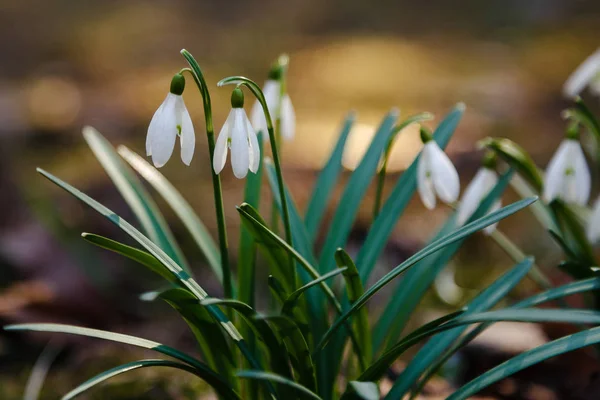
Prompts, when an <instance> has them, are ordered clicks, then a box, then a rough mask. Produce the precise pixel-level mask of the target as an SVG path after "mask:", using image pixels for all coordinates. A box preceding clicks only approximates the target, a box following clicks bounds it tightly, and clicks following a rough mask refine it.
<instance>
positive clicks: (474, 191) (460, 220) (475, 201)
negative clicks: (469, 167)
mask: <svg viewBox="0 0 600 400" xmlns="http://www.w3.org/2000/svg"><path fill="white" fill-rule="evenodd" d="M496 183H498V175H496V172H495V171H494V170H493V167H490V166H488V165H485V166H483V167H481V168H480V169H479V171H477V173H476V174H475V177H473V180H472V181H471V183H469V186H467V189H466V190H465V193H464V195H463V197H462V200H461V201H460V204H459V205H458V210H457V215H456V223H457V224H458V225H463V224H464V223H465V222H467V220H468V219H469V218H470V217H471V216H472V215H473V214H474V213H475V211H476V210H477V207H479V205H480V204H481V202H482V201H483V200H484V199H485V197H486V196H487V195H488V194H489V193H490V191H491V190H492V189H493V188H494V186H496ZM501 204H502V203H501V202H500V200H498V201H496V202H494V204H493V205H492V207H490V211H489V212H493V211H495V210H497V209H499V208H500V207H501ZM496 225H497V223H496V224H493V225H490V226H488V227H486V228H485V229H484V230H483V231H484V233H486V234H488V235H489V234H490V233H492V232H493V231H494V229H496Z"/></svg>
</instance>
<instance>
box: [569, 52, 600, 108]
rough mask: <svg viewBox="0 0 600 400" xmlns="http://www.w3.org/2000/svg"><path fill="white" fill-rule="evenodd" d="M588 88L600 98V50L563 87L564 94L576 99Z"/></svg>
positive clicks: (578, 68)
mask: <svg viewBox="0 0 600 400" xmlns="http://www.w3.org/2000/svg"><path fill="white" fill-rule="evenodd" d="M587 86H589V88H590V91H591V92H592V93H594V94H596V95H598V96H600V48H599V49H598V50H596V51H595V52H594V54H592V55H591V56H589V57H588V58H587V59H586V60H585V61H584V62H583V63H581V65H580V66H579V67H577V69H576V70H575V71H574V72H573V73H572V74H571V76H569V79H567V81H566V82H565V84H564V86H563V94H564V95H565V96H566V97H569V98H574V97H577V96H579V93H581V92H582V91H583V90H584V89H585V88H586V87H587Z"/></svg>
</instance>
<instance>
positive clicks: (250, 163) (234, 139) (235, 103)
mask: <svg viewBox="0 0 600 400" xmlns="http://www.w3.org/2000/svg"><path fill="white" fill-rule="evenodd" d="M231 107H232V109H231V111H230V112H229V116H228V117H227V120H226V121H225V124H224V125H223V128H221V132H220V133H219V137H218V138H217V143H216V145H215V153H214V156H213V169H214V170H215V173H216V174H219V173H220V172H221V171H222V170H223V167H224V166H225V161H226V160H227V149H229V148H230V149H231V166H232V168H233V174H234V175H235V177H236V178H238V179H243V178H245V177H246V174H248V170H250V172H253V173H256V171H258V165H259V163H260V150H259V147H258V139H257V138H256V132H255V131H254V129H253V128H252V125H251V124H250V121H249V120H248V117H247V116H246V111H244V93H243V92H242V89H240V88H235V89H234V90H233V93H232V94H231Z"/></svg>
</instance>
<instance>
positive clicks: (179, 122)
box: [146, 74, 196, 168]
mask: <svg viewBox="0 0 600 400" xmlns="http://www.w3.org/2000/svg"><path fill="white" fill-rule="evenodd" d="M184 88H185V78H184V77H183V75H181V74H176V75H175V76H174V77H173V79H172V80H171V90H170V91H169V94H167V98H166V99H165V101H163V103H162V104H161V105H160V107H158V110H156V112H155V113H154V116H153V117H152V120H151V121H150V126H148V135H147V136H146V155H147V156H152V162H153V163H154V166H155V167H157V168H160V167H162V166H163V165H165V164H166V163H167V161H169V158H171V154H173V148H174V147H175V141H176V139H177V136H179V139H180V140H179V141H180V143H181V160H182V161H183V162H184V164H186V165H190V163H191V162H192V156H193V155H194V146H195V144H196V135H195V134H194V126H193V125H192V119H191V118H190V114H189V113H188V110H187V108H186V107H185V103H184V102H183V97H181V94H182V93H183V89H184Z"/></svg>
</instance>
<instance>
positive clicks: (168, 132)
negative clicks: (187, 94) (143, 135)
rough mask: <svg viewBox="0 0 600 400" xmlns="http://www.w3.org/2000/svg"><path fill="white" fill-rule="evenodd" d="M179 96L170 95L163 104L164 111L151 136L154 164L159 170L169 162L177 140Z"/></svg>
mask: <svg viewBox="0 0 600 400" xmlns="http://www.w3.org/2000/svg"><path fill="white" fill-rule="evenodd" d="M176 104H177V96H176V95H174V94H172V93H169V94H168V95H167V98H166V99H165V102H164V104H163V110H162V112H161V114H160V116H159V117H158V118H157V120H156V125H155V126H154V127H153V129H155V130H154V131H153V132H152V133H151V135H150V148H151V152H152V162H153V163H154V166H155V167H157V168H160V167H162V166H163V165H165V164H166V163H167V161H169V158H171V154H173V148H174V147H175V140H176V139H177V114H176V111H177V110H176Z"/></svg>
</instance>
